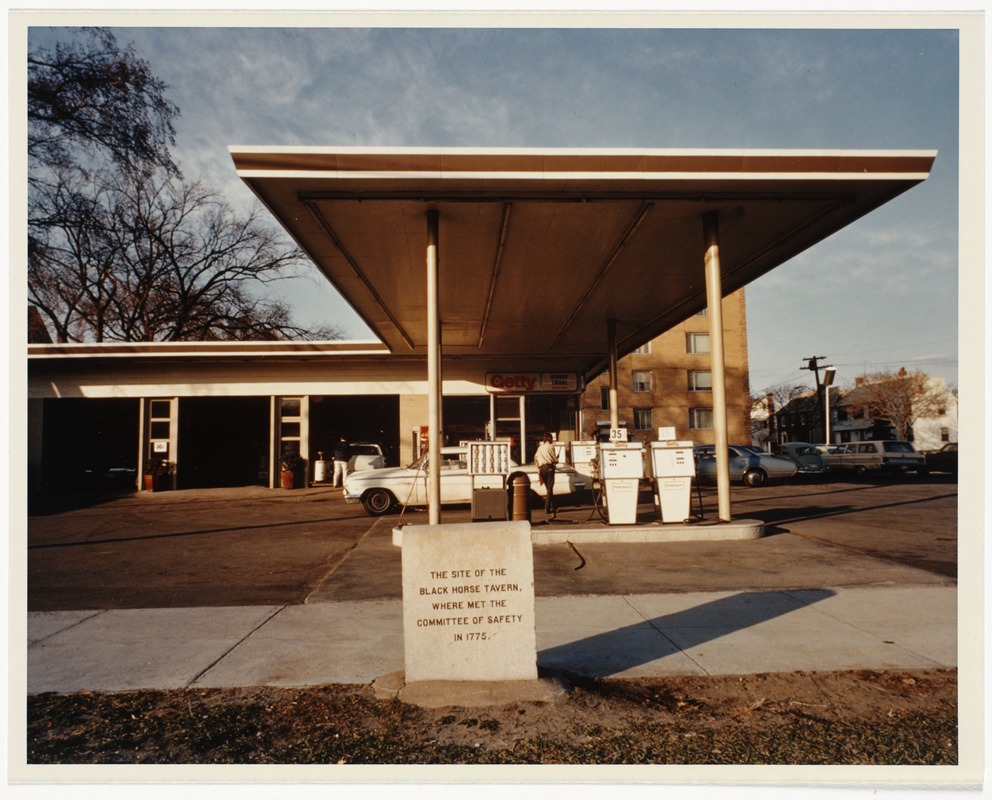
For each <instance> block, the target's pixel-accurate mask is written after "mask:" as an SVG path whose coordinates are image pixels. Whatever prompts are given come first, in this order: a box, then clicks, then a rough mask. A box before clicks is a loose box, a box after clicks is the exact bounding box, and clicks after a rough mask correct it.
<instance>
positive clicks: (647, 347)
mask: <svg viewBox="0 0 992 800" xmlns="http://www.w3.org/2000/svg"><path fill="white" fill-rule="evenodd" d="M650 352H651V342H648V343H647V344H642V345H641V346H640V347H638V348H637V349H636V350H631V353H632V354H633V355H637V356H646V355H648V354H649V353H650Z"/></svg>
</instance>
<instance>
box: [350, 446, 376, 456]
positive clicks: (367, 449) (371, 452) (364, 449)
mask: <svg viewBox="0 0 992 800" xmlns="http://www.w3.org/2000/svg"><path fill="white" fill-rule="evenodd" d="M351 454H352V455H353V456H377V455H379V446H378V445H375V444H353V445H352V446H351Z"/></svg>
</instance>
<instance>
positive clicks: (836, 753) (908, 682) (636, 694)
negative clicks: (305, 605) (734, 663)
mask: <svg viewBox="0 0 992 800" xmlns="http://www.w3.org/2000/svg"><path fill="white" fill-rule="evenodd" d="M558 677H559V678H561V677H562V676H558ZM569 686H570V691H568V692H567V693H565V694H563V695H562V696H560V697H559V698H557V699H555V700H553V701H549V702H543V703H515V704H512V705H507V706H502V707H481V708H479V707H477V708H453V707H449V708H440V709H427V708H420V707H417V706H413V705H409V704H405V703H402V702H400V701H397V700H389V701H383V700H377V699H375V697H374V693H373V691H372V689H371V687H368V686H340V685H335V686H323V687H314V688H306V689H275V688H251V689H230V690H191V689H186V690H177V691H161V692H149V691H144V692H123V693H114V694H99V693H90V692H82V693H77V694H41V695H35V696H32V697H29V698H28V731H27V762H28V763H29V764H45V763H59V764H97V763H99V764H176V765H179V764H246V765H250V764H573V765H579V764H583V765H586V764H842V765H854V764H872V765H909V764H921V765H941V764H955V763H957V757H958V756H957V753H958V733H957V676H956V672H955V671H953V670H934V671H913V672H904V671H899V672H875V671H865V670H862V671H854V672H815V673H814V672H807V673H790V674H759V675H748V676H740V677H719V678H715V677H679V678H666V679H654V680H624V681H610V680H593V679H572V680H571V682H570V683H569Z"/></svg>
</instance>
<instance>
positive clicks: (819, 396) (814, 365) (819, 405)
mask: <svg viewBox="0 0 992 800" xmlns="http://www.w3.org/2000/svg"><path fill="white" fill-rule="evenodd" d="M825 358H826V356H803V361H805V362H806V366H805V367H803V369H808V370H809V371H810V372H812V373H813V375H814V376H815V377H816V410H817V414H818V416H819V417H820V422H822V423H824V424H823V426H822V427H823V430H825V429H826V424H825V420H824V415H823V387H822V386H821V385H820V363H819V362H820V361H822V360H823V359H825ZM809 433H810V436H811V437H812V436H813V430H812V427H811V428H810V432H809ZM824 435H825V434H824ZM820 438H821V439H822V438H823V437H822V436H821V437H820Z"/></svg>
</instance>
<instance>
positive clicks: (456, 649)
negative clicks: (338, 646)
mask: <svg viewBox="0 0 992 800" xmlns="http://www.w3.org/2000/svg"><path fill="white" fill-rule="evenodd" d="M402 532H403V537H402V548H403V637H404V667H405V670H406V675H405V680H406V682H407V683H414V682H417V681H511V680H514V681H516V680H536V679H537V632H536V628H535V622H534V553H533V549H532V545H531V535H530V523H529V522H502V521H501V522H475V523H465V524H457V525H410V526H407V527H404V528H403V529H402Z"/></svg>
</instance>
